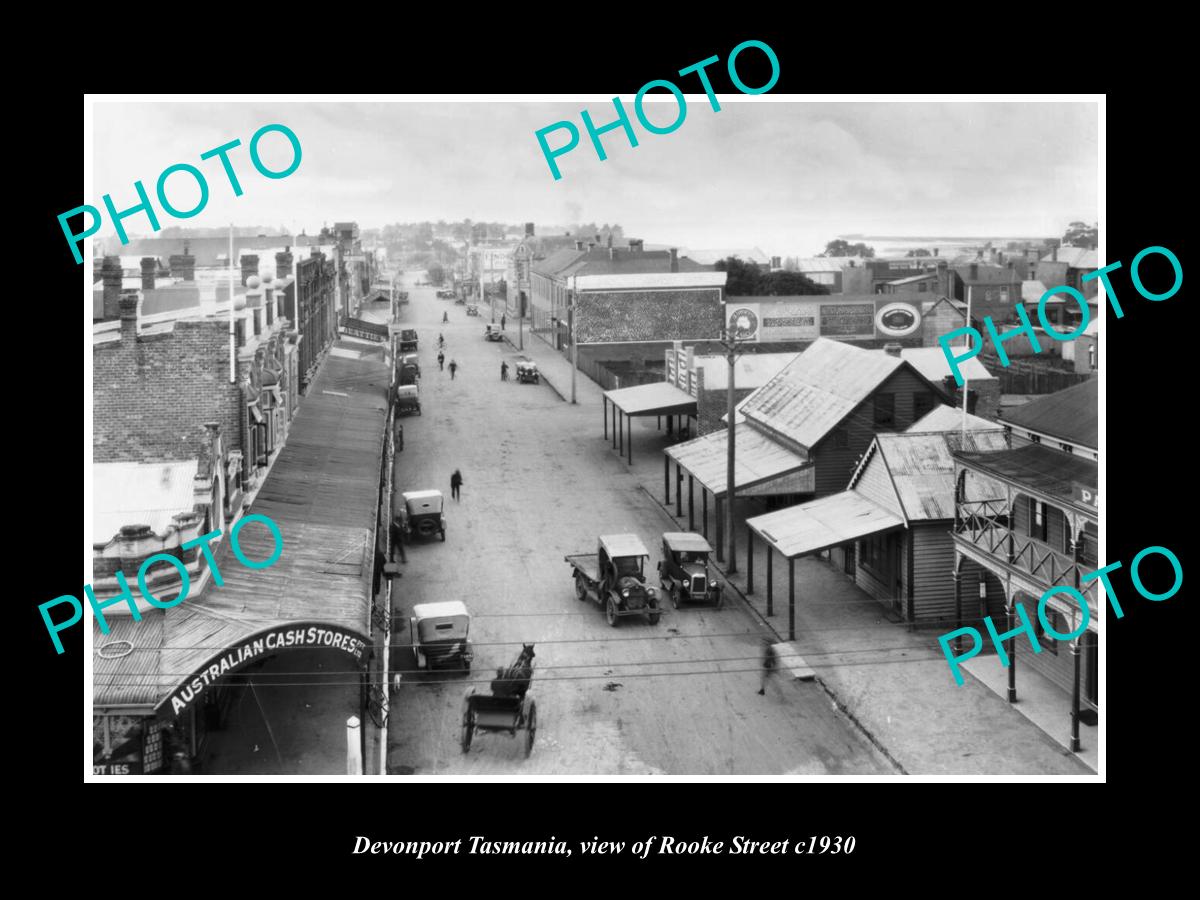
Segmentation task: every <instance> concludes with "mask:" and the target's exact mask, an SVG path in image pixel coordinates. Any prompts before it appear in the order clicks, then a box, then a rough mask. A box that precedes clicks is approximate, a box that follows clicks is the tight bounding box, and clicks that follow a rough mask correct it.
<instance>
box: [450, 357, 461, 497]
mask: <svg viewBox="0 0 1200 900" xmlns="http://www.w3.org/2000/svg"><path fill="white" fill-rule="evenodd" d="M451 365H453V363H451ZM462 483H463V477H462V472H460V471H458V469H455V470H454V474H453V475H451V476H450V496H451V497H453V498H454V499H455V500H457V499H458V492H459V490H460V489H461V488H462Z"/></svg>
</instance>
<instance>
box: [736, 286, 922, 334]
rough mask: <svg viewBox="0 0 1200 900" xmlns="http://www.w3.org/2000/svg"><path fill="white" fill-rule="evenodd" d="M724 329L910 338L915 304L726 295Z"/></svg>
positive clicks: (917, 325) (889, 299)
mask: <svg viewBox="0 0 1200 900" xmlns="http://www.w3.org/2000/svg"><path fill="white" fill-rule="evenodd" d="M726 309H727V310H728V316H729V328H730V330H732V331H734V332H735V333H737V334H738V335H739V336H740V337H744V338H748V339H750V340H756V341H761V342H775V341H815V340H816V339H817V338H819V337H827V338H834V339H835V340H873V339H883V340H886V339H898V338H905V337H912V336H914V335H917V334H919V333H920V331H921V307H920V306H919V305H918V304H915V303H910V302H908V301H905V300H897V299H896V295H895V294H889V295H886V296H885V295H879V296H851V295H842V296H837V295H834V296H829V297H821V298H816V297H813V298H808V297H802V298H796V297H789V298H786V299H769V298H765V297H730V298H729V300H728V302H727V303H726Z"/></svg>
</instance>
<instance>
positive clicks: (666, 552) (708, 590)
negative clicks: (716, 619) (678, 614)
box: [658, 531, 723, 609]
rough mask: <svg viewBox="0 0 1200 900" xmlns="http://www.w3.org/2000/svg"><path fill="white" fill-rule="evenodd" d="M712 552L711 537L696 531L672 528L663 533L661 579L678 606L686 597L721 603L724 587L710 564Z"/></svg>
mask: <svg viewBox="0 0 1200 900" xmlns="http://www.w3.org/2000/svg"><path fill="white" fill-rule="evenodd" d="M712 552H713V548H712V547H711V546H710V545H709V543H708V541H706V540H705V539H704V538H703V537H701V536H700V535H698V534H696V533H695V532H692V531H668V532H667V533H666V534H664V535H663V540H662V556H663V558H662V560H661V561H660V562H659V564H658V579H659V583H660V584H662V589H663V590H664V591H666V592H667V593H668V594H670V595H671V605H672V606H674V607H675V608H676V609H679V605H680V604H681V603H683V602H684V601H692V602H697V601H704V602H708V603H714V604H716V606H717V607H718V608H719V607H720V606H721V603H722V600H723V591H722V588H721V585H720V584H719V583H718V582H717V579H716V578H715V577H714V576H715V573H714V572H711V571H710V570H709V567H708V555H709V554H710V553H712Z"/></svg>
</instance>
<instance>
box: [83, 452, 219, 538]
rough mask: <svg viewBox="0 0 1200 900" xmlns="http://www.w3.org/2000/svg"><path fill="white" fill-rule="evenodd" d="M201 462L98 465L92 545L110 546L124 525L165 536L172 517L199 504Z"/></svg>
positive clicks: (94, 487) (94, 473)
mask: <svg viewBox="0 0 1200 900" xmlns="http://www.w3.org/2000/svg"><path fill="white" fill-rule="evenodd" d="M198 465H199V464H198V462H197V461H196V460H194V459H187V460H179V461H173V462H155V463H140V462H118V463H95V464H94V465H93V466H92V475H93V479H92V483H93V489H92V542H93V543H97V544H102V543H106V542H107V541H109V540H111V539H112V537H113V535H115V534H116V533H117V532H118V531H120V530H121V528H122V526H124V525H149V526H150V530H151V531H153V532H154V533H155V534H156V535H163V534H165V533H166V531H167V527H168V526H169V525H170V524H171V517H172V516H174V515H175V514H177V513H181V512H191V511H192V509H193V508H194V504H195V499H194V498H195V480H196V470H197V468H198Z"/></svg>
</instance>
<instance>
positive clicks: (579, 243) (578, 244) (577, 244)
mask: <svg viewBox="0 0 1200 900" xmlns="http://www.w3.org/2000/svg"><path fill="white" fill-rule="evenodd" d="M575 249H576V250H582V249H583V241H576V242H575Z"/></svg>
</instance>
